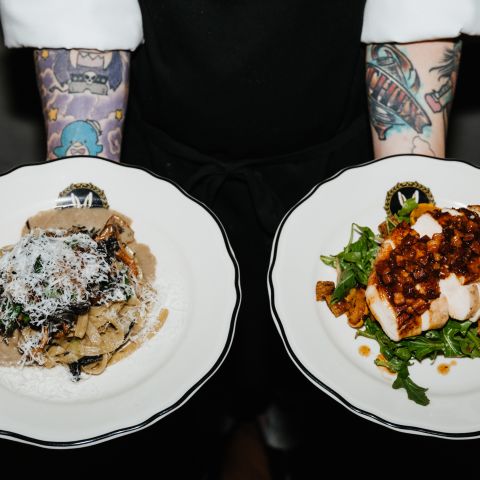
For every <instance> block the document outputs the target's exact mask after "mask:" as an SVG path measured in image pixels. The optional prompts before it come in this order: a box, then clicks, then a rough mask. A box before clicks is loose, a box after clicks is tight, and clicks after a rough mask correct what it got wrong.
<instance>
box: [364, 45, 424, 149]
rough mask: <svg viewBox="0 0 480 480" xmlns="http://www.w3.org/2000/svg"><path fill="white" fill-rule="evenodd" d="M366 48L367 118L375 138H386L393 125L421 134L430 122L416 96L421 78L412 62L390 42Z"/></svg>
mask: <svg viewBox="0 0 480 480" xmlns="http://www.w3.org/2000/svg"><path fill="white" fill-rule="evenodd" d="M369 51H370V58H369V61H368V63H367V93H368V99H369V108H370V121H371V123H372V125H373V127H374V128H375V130H376V132H377V135H378V138H379V139H380V140H385V139H386V138H387V133H388V131H389V130H390V129H391V128H392V127H395V126H408V127H409V128H413V129H414V130H415V131H416V132H417V133H422V132H423V129H424V128H425V127H428V126H430V125H431V124H432V122H431V121H430V118H429V116H428V114H427V112H426V111H425V110H424V108H423V107H422V106H421V105H420V103H419V101H418V100H417V98H416V97H417V94H418V91H419V89H420V78H419V76H418V74H417V71H416V70H415V68H414V67H413V65H412V62H411V61H410V59H409V58H408V57H407V56H406V55H405V54H404V53H403V52H402V51H401V50H400V49H399V48H397V47H395V46H393V45H387V44H378V45H372V46H371V47H370V48H369Z"/></svg>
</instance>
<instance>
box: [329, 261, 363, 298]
mask: <svg viewBox="0 0 480 480" xmlns="http://www.w3.org/2000/svg"><path fill="white" fill-rule="evenodd" d="M356 284H357V280H356V278H355V273H354V271H353V270H352V269H348V270H343V271H342V273H341V274H340V277H339V279H338V282H337V286H336V287H335V290H334V291H333V294H332V299H331V302H332V303H337V302H339V301H340V300H342V298H344V297H345V296H346V295H347V294H348V292H349V291H350V290H351V289H352V288H354V287H355V285H356Z"/></svg>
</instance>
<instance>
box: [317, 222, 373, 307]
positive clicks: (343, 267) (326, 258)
mask: <svg viewBox="0 0 480 480" xmlns="http://www.w3.org/2000/svg"><path fill="white" fill-rule="evenodd" d="M355 234H358V235H360V236H359V238H358V239H357V240H356V241H353V239H354V236H355ZM379 244H380V238H379V237H377V236H375V234H374V233H373V232H372V230H371V229H370V228H368V227H361V226H360V225H357V224H356V223H354V224H352V229H351V231H350V240H349V241H348V244H347V246H346V247H345V248H344V249H343V251H342V252H340V253H338V254H337V255H322V256H321V257H320V259H321V260H322V262H323V263H324V264H325V265H328V266H329V267H333V268H336V269H337V273H338V278H337V286H336V288H335V290H334V292H333V294H332V299H331V303H337V302H339V301H340V300H342V299H343V298H344V297H345V296H346V295H347V294H348V292H349V291H350V290H351V289H352V288H354V287H355V286H356V285H358V284H359V285H365V286H366V285H367V282H368V277H369V276H370V272H371V271H372V266H373V262H374V260H375V258H376V256H377V252H378V248H379Z"/></svg>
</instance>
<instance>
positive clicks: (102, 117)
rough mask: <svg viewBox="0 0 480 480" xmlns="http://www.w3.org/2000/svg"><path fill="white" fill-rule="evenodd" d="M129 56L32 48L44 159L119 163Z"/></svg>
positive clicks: (120, 52)
mask: <svg viewBox="0 0 480 480" xmlns="http://www.w3.org/2000/svg"><path fill="white" fill-rule="evenodd" d="M129 61H130V53H129V52H123V51H110V52H100V51H96V50H63V49H54V50H36V51H35V64H36V70H37V80H38V86H39V90H40V96H41V98H42V104H43V110H44V117H45V123H46V129H47V158H48V159H53V158H59V157H65V156H72V155H93V156H101V157H105V158H110V159H112V160H119V158H120V147H121V141H122V128H123V119H124V116H125V108H126V103H127V97H128V73H129Z"/></svg>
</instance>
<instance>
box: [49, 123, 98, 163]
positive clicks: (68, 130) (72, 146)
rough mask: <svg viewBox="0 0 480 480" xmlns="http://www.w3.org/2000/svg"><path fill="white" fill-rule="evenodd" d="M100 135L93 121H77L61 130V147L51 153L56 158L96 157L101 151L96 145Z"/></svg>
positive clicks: (96, 124)
mask: <svg viewBox="0 0 480 480" xmlns="http://www.w3.org/2000/svg"><path fill="white" fill-rule="evenodd" d="M101 133H102V132H101V131H100V125H99V123H98V122H96V121H95V120H87V121H84V120H77V121H75V122H72V123H69V124H68V125H67V126H66V127H65V128H64V129H63V130H62V135H61V137H60V142H61V145H59V146H58V147H56V148H55V149H54V150H53V151H54V153H55V155H56V156H57V157H71V156H74V155H93V156H96V155H98V154H99V153H100V152H101V151H102V150H103V146H102V145H99V143H98V140H99V137H100V135H101Z"/></svg>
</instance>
